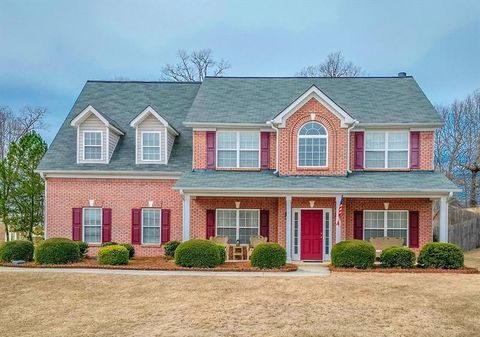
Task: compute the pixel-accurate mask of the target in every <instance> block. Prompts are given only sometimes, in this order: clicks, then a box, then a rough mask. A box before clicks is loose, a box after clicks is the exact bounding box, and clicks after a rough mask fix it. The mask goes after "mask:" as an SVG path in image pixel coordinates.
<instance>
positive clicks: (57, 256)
mask: <svg viewBox="0 0 480 337" xmlns="http://www.w3.org/2000/svg"><path fill="white" fill-rule="evenodd" d="M34 258H35V261H36V262H37V263H40V264H67V263H73V262H78V261H79V260H80V249H79V248H78V244H77V243H76V242H75V241H72V240H69V239H65V238H52V239H47V240H45V241H43V242H42V243H41V244H39V245H38V246H37V247H36V248H35V254H34Z"/></svg>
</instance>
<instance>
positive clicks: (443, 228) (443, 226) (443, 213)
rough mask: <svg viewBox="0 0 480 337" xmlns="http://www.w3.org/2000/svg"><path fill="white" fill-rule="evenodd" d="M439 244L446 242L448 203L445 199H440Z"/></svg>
mask: <svg viewBox="0 0 480 337" xmlns="http://www.w3.org/2000/svg"><path fill="white" fill-rule="evenodd" d="M439 234H440V235H439V239H440V242H448V202H447V197H441V198H440V228H439Z"/></svg>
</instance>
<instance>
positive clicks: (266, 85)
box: [186, 76, 442, 123]
mask: <svg viewBox="0 0 480 337" xmlns="http://www.w3.org/2000/svg"><path fill="white" fill-rule="evenodd" d="M312 85H315V86H317V87H318V88H319V89H320V90H322V91H323V92H324V93H325V94H326V95H327V96H328V97H329V98H330V99H332V100H333V101H334V102H335V103H336V104H338V105H339V106H340V107H342V108H343V109H344V110H345V111H346V112H347V113H348V114H350V115H351V116H352V117H353V118H355V119H357V120H358V121H360V123H441V122H442V120H441V118H440V116H439V115H438V113H437V111H436V110H435V108H434V107H433V106H432V104H431V103H430V101H429V100H428V99H427V97H426V96H425V94H424V93H423V91H422V90H421V89H420V87H419V86H418V84H417V82H416V81H415V80H414V79H413V78H412V77H410V76H407V77H355V78H341V77H337V78H327V77H321V78H306V77H304V78H301V77H292V78H289V77H284V78H272V77H270V78H265V77H264V78H241V77H236V78H235V77H207V78H206V79H205V80H204V82H203V84H202V86H201V87H200V90H199V91H198V95H197V97H196V98H195V101H194V102H193V105H192V108H191V109H190V112H189V113H188V116H187V119H186V121H187V122H204V123H207V122H214V123H232V122H233V123H265V122H266V121H268V120H271V119H272V118H273V117H275V116H276V115H277V114H278V113H280V112H281V111H282V110H283V109H285V108H286V107H287V106H288V105H290V104H291V103H292V102H293V101H295V100H296V99H297V98H298V97H299V96H300V95H302V94H303V93H304V92H305V91H307V90H308V89H309V88H310V87H311V86H312Z"/></svg>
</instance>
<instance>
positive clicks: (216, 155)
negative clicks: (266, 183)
mask: <svg viewBox="0 0 480 337" xmlns="http://www.w3.org/2000/svg"><path fill="white" fill-rule="evenodd" d="M247 132H255V133H258V149H240V134H241V133H247ZM219 133H236V146H235V149H221V150H219V149H218V135H219ZM261 141H262V140H261V134H260V131H257V130H243V131H236V130H217V132H215V166H216V167H217V168H220V169H232V168H238V169H252V168H260V165H261V163H260V161H261V151H260V149H261V147H262V144H261ZM218 151H236V153H237V165H236V166H218ZM241 151H258V165H257V166H240V152H241Z"/></svg>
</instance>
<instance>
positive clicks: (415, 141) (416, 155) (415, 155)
mask: <svg viewBox="0 0 480 337" xmlns="http://www.w3.org/2000/svg"><path fill="white" fill-rule="evenodd" d="M410 168H411V169H418V168H420V132H419V131H412V132H410Z"/></svg>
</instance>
